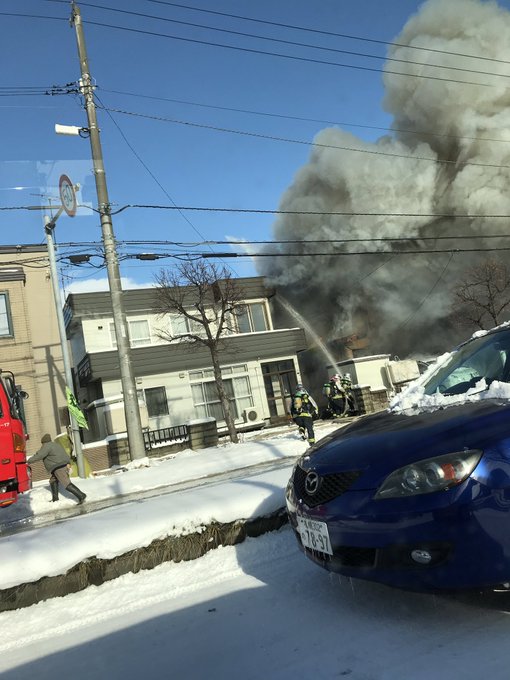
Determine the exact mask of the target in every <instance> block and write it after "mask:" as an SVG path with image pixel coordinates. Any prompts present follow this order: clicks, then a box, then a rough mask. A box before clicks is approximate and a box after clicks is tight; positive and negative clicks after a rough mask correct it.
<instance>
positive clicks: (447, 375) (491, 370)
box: [424, 329, 510, 395]
mask: <svg viewBox="0 0 510 680" xmlns="http://www.w3.org/2000/svg"><path fill="white" fill-rule="evenodd" d="M482 378H484V379H485V382H486V384H487V386H489V385H490V384H491V382H493V381H494V380H498V381H501V382H509V381H510V329H509V330H503V331H497V332H495V333H489V334H487V335H483V336H481V337H479V338H476V339H474V340H471V341H470V342H467V343H466V344H465V345H462V346H461V347H460V348H459V349H458V350H457V351H456V352H455V353H454V354H453V355H452V357H451V359H450V361H448V362H447V363H446V364H445V365H444V366H442V367H441V368H440V369H439V371H438V372H437V373H435V374H433V375H432V376H431V378H430V379H429V380H428V381H427V382H426V383H425V385H424V390H425V394H429V395H432V394H437V393H439V394H445V395H449V394H463V393H465V392H467V390H469V389H470V388H472V387H474V386H475V385H476V383H477V382H479V381H480V380H481V379H482Z"/></svg>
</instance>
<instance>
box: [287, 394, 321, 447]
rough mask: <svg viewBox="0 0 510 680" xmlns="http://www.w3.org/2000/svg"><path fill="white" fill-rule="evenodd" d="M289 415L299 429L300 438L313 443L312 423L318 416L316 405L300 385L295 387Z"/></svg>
mask: <svg viewBox="0 0 510 680" xmlns="http://www.w3.org/2000/svg"><path fill="white" fill-rule="evenodd" d="M290 415H291V417H292V420H293V421H294V422H295V423H296V425H297V426H298V428H299V434H300V436H301V438H302V439H307V440H308V443H309V444H313V443H315V433H314V429H313V421H314V418H316V417H317V415H318V409H317V404H316V403H315V401H314V400H313V399H312V397H311V395H310V394H309V393H308V391H307V390H306V389H305V388H304V387H303V385H301V384H298V385H296V389H295V391H294V394H293V395H292V401H291V406H290Z"/></svg>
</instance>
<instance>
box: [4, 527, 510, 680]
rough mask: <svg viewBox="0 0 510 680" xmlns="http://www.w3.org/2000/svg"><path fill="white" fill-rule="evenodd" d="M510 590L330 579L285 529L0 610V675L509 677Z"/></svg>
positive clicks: (195, 679) (317, 679)
mask: <svg viewBox="0 0 510 680" xmlns="http://www.w3.org/2000/svg"><path fill="white" fill-rule="evenodd" d="M509 611H510V595H509V594H507V593H500V594H490V595H473V594H472V595H463V596H457V597H455V598H453V597H447V596H434V595H422V594H416V593H407V592H403V591H398V590H392V589H390V588H387V587H385V586H379V585H376V584H370V583H365V582H362V581H350V580H348V579H340V578H338V577H337V576H332V575H329V574H327V573H326V572H324V571H322V570H321V569H319V568H317V567H316V566H315V565H313V564H311V563H310V562H309V561H308V560H306V559H305V558H304V557H303V556H302V555H301V553H300V552H299V551H298V549H297V546H296V544H295V540H294V537H293V535H292V533H291V531H290V529H289V528H288V527H286V528H284V529H282V530H281V531H279V532H276V533H273V534H268V535H265V536H262V537H259V538H257V539H250V540H248V541H246V542H245V543H243V544H241V545H239V546H236V547H227V548H219V549H217V550H214V551H211V552H210V553H208V554H207V555H205V556H204V557H202V558H200V559H198V560H194V561H192V562H186V563H181V564H164V565H162V566H160V567H158V568H156V569H154V570H152V571H149V572H143V573H140V574H137V575H134V574H129V575H127V576H124V577H121V578H119V579H117V580H116V581H114V582H110V583H107V584H105V585H103V586H101V587H99V588H96V587H91V588H88V589H87V590H86V591H83V592H81V593H77V594H74V595H70V596H67V597H66V598H59V599H54V600H50V601H47V602H45V603H41V604H39V605H36V606H34V607H31V608H28V609H22V610H18V611H14V612H6V613H3V614H1V615H0V625H1V629H2V640H1V642H0V671H1V672H2V673H3V674H2V680H33V678H34V677H35V678H37V680H55V678H60V677H62V678H63V677H72V678H73V680H91V678H109V679H114V680H116V679H117V678H118V679H119V680H120V679H121V678H122V680H134V679H135V678H136V679H138V678H140V677H142V678H144V680H147V679H149V678H170V677H172V678H178V679H180V678H186V679H187V680H205V679H206V678H207V679H214V680H216V679H218V680H230V679H232V680H234V679H235V680H240V679H242V680H255V679H257V680H258V679H259V678H260V679H262V678H264V679H270V680H284V679H285V680H287V679H291V678H292V679H293V678H296V677H298V678H303V679H306V680H307V679H308V678H314V680H322V679H324V680H331V679H332V678H341V677H349V678H352V679H353V680H354V679H356V680H371V679H373V680H395V679H401V678H405V679H407V678H410V679H412V680H425V679H427V680H429V679H431V678H434V679H435V680H436V679H440V680H443V679H450V678H451V679H457V678H460V677H462V678H463V680H470V679H473V680H474V679H475V678H476V679H477V680H479V679H480V678H481V677H488V678H491V680H499V679H501V680H503V679H506V678H508V677H509V675H510V672H509V665H510V652H509V645H508V639H509V637H510V617H509V616H508V612H509Z"/></svg>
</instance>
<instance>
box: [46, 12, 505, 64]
mask: <svg viewBox="0 0 510 680" xmlns="http://www.w3.org/2000/svg"><path fill="white" fill-rule="evenodd" d="M49 1H50V2H51V1H59V2H65V1H66V0H49ZM148 2H153V3H156V4H158V5H167V6H169V7H179V8H181V9H189V10H192V11H194V12H203V13H206V14H215V15H218V16H224V17H229V18H231V19H242V20H243V21H252V22H254V23H257V24H266V25H268V26H278V27H280V28H290V29H292V30H295V31H306V32H308V33H317V34H320V35H327V36H332V37H334V38H348V39H349V40H359V41H361V42H370V43H375V44H378V45H388V46H390V47H405V48H407V49H409V50H419V51H422V52H433V53H435V54H447V55H453V56H456V57H468V58H470V59H480V60H483V61H491V62H495V63H500V64H510V61H506V60H504V59H494V58H492V57H483V56H481V55H478V54H466V53H463V52H449V51H448V50H440V49H434V48H433V47H420V46H419V45H407V44H405V43H398V42H394V41H393V42H389V41H386V40H377V39H375V38H367V37H362V36H356V35H349V34H346V33H336V32H334V31H324V30H320V29H317V28H310V27H309V26H306V27H305V26H296V25H294V24H285V23H280V22H277V21H268V20H267V19H255V18H253V17H246V16H241V15H239V14H230V13H227V12H219V11H217V10H211V9H204V8H201V7H191V6H189V5H182V4H178V3H176V2H165V0H148Z"/></svg>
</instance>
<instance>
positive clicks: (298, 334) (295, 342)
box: [88, 328, 307, 380]
mask: <svg viewBox="0 0 510 680" xmlns="http://www.w3.org/2000/svg"><path fill="white" fill-rule="evenodd" d="M225 348H226V349H225V350H224V351H222V352H221V354H220V358H221V363H222V364H233V363H240V362H244V361H254V360H261V361H267V360H271V359H273V358H276V357H280V356H288V355H294V354H297V353H298V352H301V351H303V350H305V349H306V348H307V345H306V337H305V333H304V331H303V330H302V329H300V328H293V329H290V330H284V331H271V332H268V333H247V334H246V335H238V336H235V337H233V338H227V339H225ZM88 356H89V360H90V367H91V379H92V380H96V379H98V378H101V379H103V380H116V379H119V378H120V369H119V359H118V353H117V352H116V351H115V350H112V351H111V352H98V353H96V354H90V355H88ZM131 361H132V364H133V371H134V374H135V376H137V377H142V376H145V375H157V374H159V373H173V372H177V371H190V370H195V369H199V368H210V367H211V355H210V352H209V350H208V349H207V348H206V347H203V346H195V347H194V348H193V349H190V348H186V347H185V346H183V345H179V344H171V345H156V346H152V347H136V348H133V349H132V350H131Z"/></svg>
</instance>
